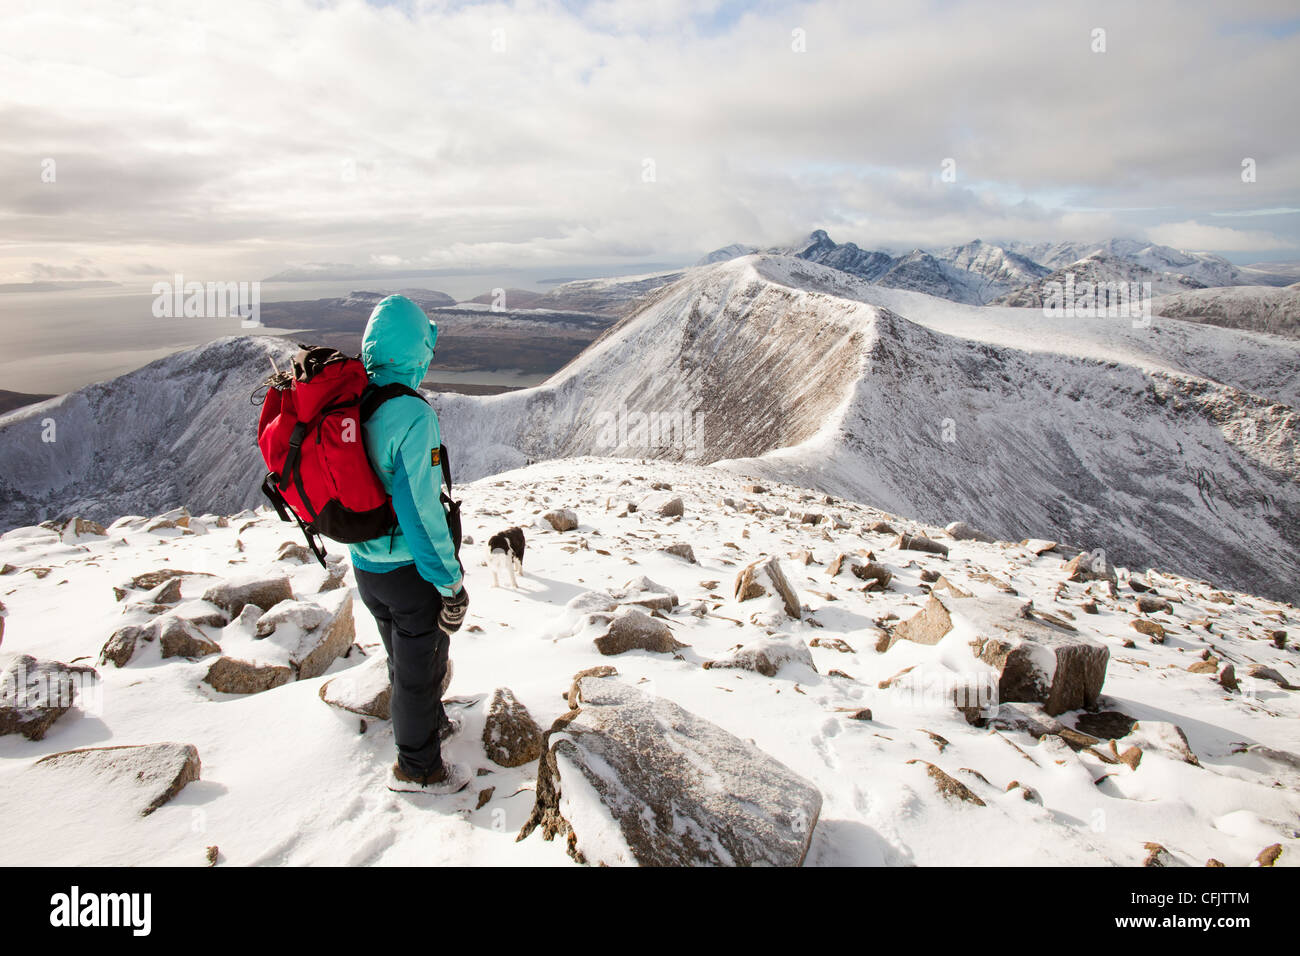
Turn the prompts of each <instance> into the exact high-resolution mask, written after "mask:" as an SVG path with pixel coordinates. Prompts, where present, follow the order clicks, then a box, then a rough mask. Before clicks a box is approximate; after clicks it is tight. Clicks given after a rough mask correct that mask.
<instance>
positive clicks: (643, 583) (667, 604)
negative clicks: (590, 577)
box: [570, 575, 677, 611]
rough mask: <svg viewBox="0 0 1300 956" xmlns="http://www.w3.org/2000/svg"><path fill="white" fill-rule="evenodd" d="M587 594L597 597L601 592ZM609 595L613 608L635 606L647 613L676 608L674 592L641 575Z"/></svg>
mask: <svg viewBox="0 0 1300 956" xmlns="http://www.w3.org/2000/svg"><path fill="white" fill-rule="evenodd" d="M589 593H592V594H596V595H598V594H600V593H601V592H589ZM609 593H610V596H611V597H612V599H613V601H614V605H615V606H619V605H624V604H635V605H637V606H639V607H643V608H645V609H646V610H647V611H671V610H672V609H673V608H675V607H676V606H677V592H676V591H673V590H672V589H671V588H667V587H664V586H663V585H662V584H658V583H656V582H654V581H651V580H650V579H649V578H648V577H646V576H645V575H642V576H641V577H639V578H633V579H632V580H631V581H628V582H627V584H625V585H623V587H622V588H620V589H618V590H616V591H612V592H609ZM589 600H591V601H596V600H597V598H595V597H593V598H590V599H589ZM572 605H573V602H570V606H572ZM591 609H592V610H595V609H596V608H595V607H594V605H593V607H592V608H591Z"/></svg>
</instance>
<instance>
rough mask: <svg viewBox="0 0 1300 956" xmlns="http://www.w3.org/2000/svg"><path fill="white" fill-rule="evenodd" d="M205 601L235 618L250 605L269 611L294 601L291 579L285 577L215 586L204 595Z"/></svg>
mask: <svg viewBox="0 0 1300 956" xmlns="http://www.w3.org/2000/svg"><path fill="white" fill-rule="evenodd" d="M203 600H205V601H208V602H209V603H211V604H215V605H216V606H217V607H219V608H221V609H222V610H223V611H225V612H226V613H227V614H229V615H230V616H231V617H232V618H235V617H238V616H239V614H240V612H241V611H243V610H244V608H245V607H246V606H247V605H250V604H251V605H254V606H255V607H259V608H261V609H262V610H263V611H269V610H271V608H273V607H275V606H276V605H277V604H279V603H280V602H281V601H292V600H293V589H292V588H291V587H290V586H289V579H288V578H287V577H284V576H283V575H281V576H277V577H246V578H239V579H232V580H229V581H222V582H221V583H220V584H214V585H213V586H212V587H210V588H208V589H207V591H205V592H204V593H203Z"/></svg>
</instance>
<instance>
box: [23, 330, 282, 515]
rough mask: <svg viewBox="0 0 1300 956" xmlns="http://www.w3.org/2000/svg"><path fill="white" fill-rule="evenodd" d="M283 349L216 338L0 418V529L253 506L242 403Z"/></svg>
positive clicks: (250, 424)
mask: <svg viewBox="0 0 1300 956" xmlns="http://www.w3.org/2000/svg"><path fill="white" fill-rule="evenodd" d="M294 348H295V346H294V345H293V344H292V343H291V342H287V341H283V340H280V339H277V338H274V337H271V336H249V337H239V338H227V339H220V340H218V341H216V342H212V343H211V344H209V345H205V346H203V347H201V348H197V349H191V350H189V351H185V352H178V353H176V354H175V355H171V356H168V357H167V358H164V359H159V360H158V361H156V362H153V363H151V364H149V365H146V366H145V367H144V368H142V369H138V370H137V371H134V372H131V373H129V374H127V375H123V376H121V377H120V378H116V379H113V380H111V381H108V382H102V383H99V384H96V385H90V386H87V387H86V388H83V389H79V390H78V391H75V392H71V393H70V394H67V395H63V396H60V397H58V398H54V399H50V400H49V401H46V402H42V403H40V404H39V405H31V406H28V407H25V408H22V409H19V410H18V411H15V412H11V413H10V414H8V415H4V416H0V529H4V528H11V527H14V526H15V525H20V524H26V523H29V522H31V521H33V520H43V519H46V518H55V517H60V516H64V517H66V516H69V515H74V514H76V515H81V516H82V517H85V518H90V519H92V520H98V521H104V520H109V519H111V518H113V517H115V516H117V515H120V514H128V513H135V512H141V511H149V512H154V511H164V510H166V509H168V508H172V507H175V506H177V505H181V504H187V503H188V504H193V505H195V506H199V505H202V506H203V508H205V509H220V510H227V511H238V510H239V509H240V508H245V507H249V506H251V505H254V504H257V503H258V502H259V500H260V498H261V495H260V492H259V491H258V490H257V486H258V484H259V483H260V482H261V477H260V475H262V474H264V473H265V471H266V469H265V466H263V464H262V460H261V457H260V456H259V454H258V451H257V446H256V444H255V436H256V427H257V416H258V409H257V408H256V407H255V406H253V405H252V404H251V403H250V401H249V399H250V397H251V396H252V395H253V394H254V392H255V391H256V390H257V386H258V384H259V383H260V382H262V381H263V380H264V379H265V378H266V377H267V375H268V374H269V373H270V372H271V360H272V358H274V360H275V361H276V362H278V363H279V365H280V367H281V368H285V367H287V360H288V359H289V357H290V356H291V355H292V354H293V351H294ZM259 399H260V397H259Z"/></svg>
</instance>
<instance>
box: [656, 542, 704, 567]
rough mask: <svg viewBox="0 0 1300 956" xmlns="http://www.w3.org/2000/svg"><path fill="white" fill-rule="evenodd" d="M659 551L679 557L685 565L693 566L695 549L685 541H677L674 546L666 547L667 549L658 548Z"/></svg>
mask: <svg viewBox="0 0 1300 956" xmlns="http://www.w3.org/2000/svg"><path fill="white" fill-rule="evenodd" d="M659 550H660V551H664V552H666V553H668V554H671V555H674V556H676V557H679V558H681V559H682V560H684V561H685V562H686V563H687V564H695V549H694V548H692V547H691V546H690V545H689V544H687V543H686V542H685V541H678V542H676V543H674V544H670V545H668V546H667V547H664V548H660V549H659Z"/></svg>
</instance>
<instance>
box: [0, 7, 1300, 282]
mask: <svg viewBox="0 0 1300 956" xmlns="http://www.w3.org/2000/svg"><path fill="white" fill-rule="evenodd" d="M1285 9H1286V4H1278V3H1272V2H1254V0H1241V2H1238V3H1234V4H1233V5H1231V7H1224V6H1223V5H1221V4H1213V3H1210V2H1208V0H1187V2H1179V0H1147V2H1144V3H1142V4H1131V3H1127V2H1111V0H1104V2H1099V3H1089V4H1088V5H1086V7H1083V6H1076V5H1064V4H1043V5H1027V4H1019V3H1010V2H1008V3H995V2H986V0H974V2H946V0H945V2H940V0H930V2H917V3H911V4H863V3H860V2H854V0H814V2H809V3H803V4H797V5H790V4H783V3H773V2H764V3H757V4H748V5H741V4H738V3H733V2H722V0H709V2H707V3H694V2H688V0H672V2H671V3H663V4H647V3H644V2H640V0H637V2H630V0H590V2H581V0H567V2H555V0H519V2H515V3H506V2H492V3H466V2H464V0H454V2H450V0H449V2H445V3H444V2H432V0H409V2H403V3H400V4H366V3H362V2H359V0H283V2H280V3H276V4H265V3H260V2H254V0H221V2H216V0H213V2H206V3H201V4H197V5H194V6H191V7H187V8H186V9H185V12H180V13H178V12H177V10H176V9H175V7H174V5H172V4H170V3H166V2H163V0H138V2H131V3H128V2H126V0H73V2H68V3H64V4H60V5H52V4H29V5H28V6H27V8H26V10H25V11H23V12H18V13H10V14H7V15H6V22H5V31H4V32H3V34H0V89H2V90H4V93H3V99H0V124H2V125H3V128H4V129H5V131H6V135H5V137H4V138H3V140H0V218H3V220H4V222H5V231H6V236H7V237H10V238H11V239H17V240H19V241H20V242H21V243H22V250H21V253H20V252H19V250H6V249H4V248H0V271H2V270H3V269H4V267H5V266H8V267H9V268H10V269H17V268H18V267H19V264H18V260H17V259H14V260H13V261H12V262H11V261H9V259H8V258H7V257H16V256H18V255H19V254H21V255H22V256H24V257H25V258H24V259H23V262H26V261H29V260H30V259H32V258H37V259H40V260H42V261H50V260H52V259H54V258H55V256H56V255H58V256H62V255H84V256H89V257H90V258H93V259H94V260H95V261H96V262H97V263H100V264H101V268H103V269H105V270H109V271H112V272H114V273H115V274H126V273H128V272H129V270H130V266H131V264H132V263H138V262H141V261H146V262H153V261H165V262H167V263H169V265H171V266H172V267H173V268H175V269H181V270H184V271H185V272H186V273H187V274H191V273H193V274H196V275H197V274H199V273H201V272H202V273H205V274H211V273H218V274H220V275H221V276H230V275H252V276H254V277H257V276H262V275H268V274H271V273H273V272H276V271H278V270H280V269H282V268H284V267H286V266H287V265H289V264H291V263H301V262H346V263H357V264H365V263H388V262H400V263H403V264H409V265H410V266H411V267H417V268H418V267H421V266H429V267H436V268H447V267H453V266H456V265H463V266H464V267H466V268H470V267H472V268H476V269H484V268H490V267H493V266H510V265H519V264H537V263H542V264H548V263H556V264H560V263H565V262H572V263H578V262H592V263H598V262H609V263H618V262H622V261H626V262H634V261H636V260H638V259H641V260H644V259H645V258H647V257H653V258H655V259H659V260H665V261H670V260H676V261H682V262H689V261H693V260H694V258H696V257H697V256H698V255H699V254H700V253H701V252H703V251H706V250H707V249H709V248H713V247H715V246H718V245H723V244H725V243H728V242H732V241H746V242H754V243H757V244H773V243H778V242H788V241H791V240H793V239H794V238H795V237H797V236H799V235H801V234H805V233H806V232H807V231H808V230H809V229H811V228H813V227H814V226H815V225H818V224H824V225H827V227H828V228H831V227H834V228H831V232H832V235H833V236H834V237H835V238H836V239H839V240H852V241H855V242H858V243H859V244H879V245H888V246H891V247H898V246H903V247H910V246H912V245H930V244H942V243H948V242H957V241H963V240H965V239H969V238H973V237H975V236H981V237H986V238H987V237H991V236H996V235H1001V236H1004V237H1015V238H1042V239H1049V238H1092V237H1099V236H1103V235H1107V234H1112V233H1115V232H1121V233H1127V234H1142V233H1144V231H1146V230H1149V229H1151V228H1160V227H1161V226H1162V225H1164V224H1172V225H1168V226H1167V228H1168V229H1169V230H1176V229H1180V228H1182V227H1184V226H1185V225H1186V223H1187V222H1189V221H1194V220H1196V219H1198V218H1200V217H1203V216H1206V215H1209V214H1210V213H1211V212H1212V211H1213V210H1221V209H1276V208H1288V207H1293V206H1294V205H1295V204H1296V195H1295V184H1296V183H1297V182H1300V122H1297V121H1298V120H1300V107H1297V100H1296V98H1295V97H1291V96H1281V95H1276V91H1279V90H1287V89H1290V87H1291V86H1292V85H1293V80H1294V66H1293V64H1294V63H1295V62H1296V61H1297V60H1300V34H1296V33H1295V32H1293V31H1292V32H1289V33H1288V32H1286V31H1282V30H1279V29H1278V28H1277V27H1278V24H1279V23H1280V22H1282V21H1283V19H1284V16H1285V14H1284V10H1285ZM1098 25H1103V26H1104V28H1105V29H1106V30H1107V51H1106V52H1105V53H1100V54H1099V53H1093V52H1092V51H1091V48H1090V38H1091V31H1092V29H1093V28H1095V27H1096V26H1098ZM796 30H799V31H802V36H803V37H804V38H805V39H806V49H805V52H796V51H795V50H794V49H793V48H792V39H793V37H794V36H795V34H794V31H796ZM1243 63H1248V64H1249V65H1250V69H1248V70H1247V69H1242V64H1243ZM1245 156H1249V157H1252V158H1255V159H1257V161H1258V169H1259V176H1258V180H1257V182H1255V183H1253V184H1250V185H1249V186H1248V187H1247V186H1246V185H1244V184H1242V183H1241V182H1240V178H1239V172H1240V168H1241V167H1240V164H1241V159H1242V158H1243V157H1245ZM946 158H952V159H954V160H955V162H956V169H957V171H958V178H957V181H956V182H955V183H945V182H943V181H942V180H941V179H940V176H939V173H940V164H941V163H942V162H943V160H944V159H946ZM44 159H54V160H55V161H56V163H57V178H56V179H55V181H54V182H47V181H44V180H43V179H42V178H41V170H42V165H41V163H42V160H44ZM650 173H652V175H649V174H650ZM1247 189H1249V192H1245V190H1247ZM1243 197H1244V198H1243ZM1079 208H1088V209H1098V210H1110V211H1109V212H1103V213H1082V212H1079V211H1077V210H1078V209H1079ZM1139 209H1146V210H1148V211H1146V212H1139V211H1130V212H1126V211H1125V210H1139ZM1084 230H1095V231H1091V232H1089V234H1088V235H1080V234H1079V233H1080V232H1082V231H1084ZM1183 232H1184V233H1185V232H1186V230H1183ZM1180 234H1183V233H1180ZM1200 235H1202V236H1204V237H1206V238H1207V240H1213V241H1228V242H1232V243H1236V242H1238V241H1239V239H1240V237H1239V236H1238V235H1237V233H1236V231H1235V230H1221V231H1213V232H1205V233H1201V234H1200ZM1274 241H1277V242H1283V243H1286V244H1290V245H1292V246H1297V245H1300V224H1288V225H1285V226H1284V227H1280V228H1278V229H1277V230H1276V231H1275V239H1274ZM1211 248H1214V249H1217V250H1224V249H1228V248H1239V246H1236V245H1233V246H1217V247H1211ZM32 250H35V251H32Z"/></svg>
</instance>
